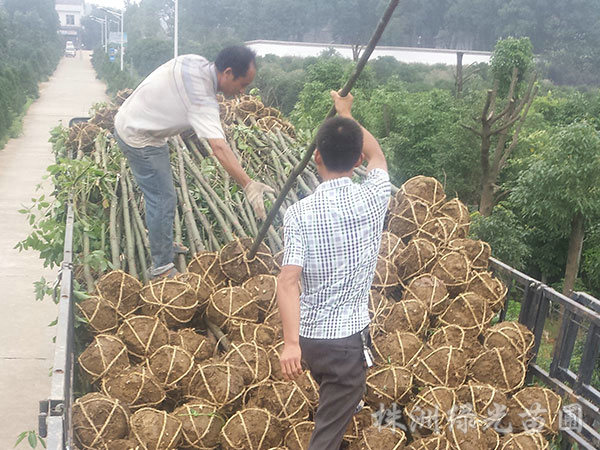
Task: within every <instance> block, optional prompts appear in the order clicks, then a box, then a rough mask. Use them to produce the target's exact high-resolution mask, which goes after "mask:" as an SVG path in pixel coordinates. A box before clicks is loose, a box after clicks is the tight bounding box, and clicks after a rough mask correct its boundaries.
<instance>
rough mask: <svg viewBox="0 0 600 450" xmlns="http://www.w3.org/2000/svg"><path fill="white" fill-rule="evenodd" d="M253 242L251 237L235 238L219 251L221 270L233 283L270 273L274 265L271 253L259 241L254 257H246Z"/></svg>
mask: <svg viewBox="0 0 600 450" xmlns="http://www.w3.org/2000/svg"><path fill="white" fill-rule="evenodd" d="M253 243H254V241H253V239H252V238H240V239H236V240H234V241H232V242H229V243H228V244H227V245H225V247H223V248H222V249H221V251H220V252H219V264H220V266H221V270H222V271H223V273H225V275H226V276H227V278H229V279H230V280H232V281H233V282H235V283H243V282H244V281H246V280H247V279H249V278H252V277H254V276H256V275H262V274H270V273H272V271H273V269H274V267H275V265H274V264H273V254H272V253H271V251H270V250H269V247H267V245H266V244H264V243H261V245H260V247H259V248H258V251H257V252H256V255H254V258H252V259H249V258H248V253H249V251H250V248H251V247H252V244H253Z"/></svg>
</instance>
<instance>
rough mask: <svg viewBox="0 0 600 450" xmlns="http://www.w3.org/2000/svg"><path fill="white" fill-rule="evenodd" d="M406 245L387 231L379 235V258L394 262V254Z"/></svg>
mask: <svg viewBox="0 0 600 450" xmlns="http://www.w3.org/2000/svg"><path fill="white" fill-rule="evenodd" d="M404 247H406V245H405V244H404V242H402V239H400V238H399V237H398V236H396V235H395V234H394V233H390V232H389V231H384V232H383V233H382V234H381V245H380V246H379V257H380V258H383V259H387V260H390V261H393V260H394V256H395V255H396V253H398V252H399V251H401V250H402V249H403V248H404Z"/></svg>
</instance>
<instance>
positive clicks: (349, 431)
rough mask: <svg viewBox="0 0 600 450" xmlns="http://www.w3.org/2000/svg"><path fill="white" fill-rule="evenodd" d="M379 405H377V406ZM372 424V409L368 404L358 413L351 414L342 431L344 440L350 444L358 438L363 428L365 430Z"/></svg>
mask: <svg viewBox="0 0 600 450" xmlns="http://www.w3.org/2000/svg"><path fill="white" fill-rule="evenodd" d="M380 406H381V405H378V406H377V407H378V408H379V407H380ZM372 424H373V410H372V409H371V408H370V407H369V406H364V407H363V408H362V409H361V410H360V411H359V412H358V413H356V414H354V415H353V416H352V419H350V422H349V423H348V426H347V427H346V431H345V432H344V441H346V442H348V443H350V444H352V443H353V442H356V441H358V440H359V439H360V437H361V436H362V432H363V430H366V429H367V428H369V427H370V426H371V425H372Z"/></svg>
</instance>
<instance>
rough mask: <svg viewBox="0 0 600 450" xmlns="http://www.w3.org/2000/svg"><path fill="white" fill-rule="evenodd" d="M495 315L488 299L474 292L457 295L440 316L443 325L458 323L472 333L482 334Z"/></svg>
mask: <svg viewBox="0 0 600 450" xmlns="http://www.w3.org/2000/svg"><path fill="white" fill-rule="evenodd" d="M493 317H494V312H493V311H492V309H491V308H490V307H489V304H488V302H487V301H485V300H484V299H483V298H481V297H480V296H479V295H477V294H475V293H473V292H465V293H464V294H460V295H459V296H458V297H456V298H455V299H454V300H453V301H452V303H450V306H448V309H446V311H445V312H444V314H442V315H441V316H440V317H439V322H440V324H442V325H458V326H460V327H462V328H464V329H465V332H467V333H469V334H472V335H480V334H482V333H483V332H484V331H485V330H486V329H487V327H488V325H489V323H490V321H491V320H492V318H493Z"/></svg>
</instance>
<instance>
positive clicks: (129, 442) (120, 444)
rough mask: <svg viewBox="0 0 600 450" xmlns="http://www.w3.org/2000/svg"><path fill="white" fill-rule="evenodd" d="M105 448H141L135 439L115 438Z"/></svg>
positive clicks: (122, 449)
mask: <svg viewBox="0 0 600 450" xmlns="http://www.w3.org/2000/svg"><path fill="white" fill-rule="evenodd" d="M103 448H104V449H105V450H140V446H139V445H138V443H137V442H136V440H135V439H114V440H112V441H110V442H108V444H106V447H103Z"/></svg>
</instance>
